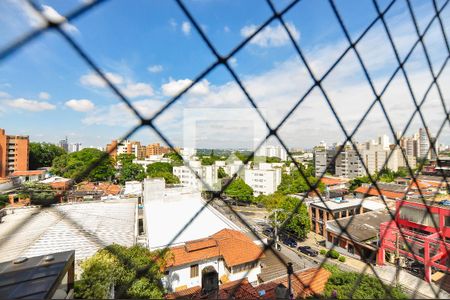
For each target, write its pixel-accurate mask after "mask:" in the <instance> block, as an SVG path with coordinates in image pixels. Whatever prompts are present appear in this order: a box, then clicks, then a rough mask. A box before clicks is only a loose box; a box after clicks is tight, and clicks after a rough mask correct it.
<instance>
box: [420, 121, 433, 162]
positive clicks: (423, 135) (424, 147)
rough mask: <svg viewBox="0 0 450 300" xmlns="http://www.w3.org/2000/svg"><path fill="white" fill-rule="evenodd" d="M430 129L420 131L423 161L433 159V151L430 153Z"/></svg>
mask: <svg viewBox="0 0 450 300" xmlns="http://www.w3.org/2000/svg"><path fill="white" fill-rule="evenodd" d="M427 131H428V129H426V128H425V129H424V128H420V129H419V153H418V154H419V158H422V159H430V158H431V151H428V150H429V149H430V141H429V139H428V134H427Z"/></svg>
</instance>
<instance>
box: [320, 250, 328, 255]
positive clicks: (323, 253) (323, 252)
mask: <svg viewBox="0 0 450 300" xmlns="http://www.w3.org/2000/svg"><path fill="white" fill-rule="evenodd" d="M319 253H320V254H321V255H325V254H327V250H325V249H322V250H320V252H319Z"/></svg>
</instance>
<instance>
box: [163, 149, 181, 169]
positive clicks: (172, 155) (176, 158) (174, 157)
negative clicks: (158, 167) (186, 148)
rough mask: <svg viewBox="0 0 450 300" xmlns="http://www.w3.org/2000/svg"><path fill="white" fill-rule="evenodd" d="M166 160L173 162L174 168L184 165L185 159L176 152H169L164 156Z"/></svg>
mask: <svg viewBox="0 0 450 300" xmlns="http://www.w3.org/2000/svg"><path fill="white" fill-rule="evenodd" d="M164 157H165V158H169V159H170V161H171V165H172V166H174V167H175V166H182V165H183V158H182V157H181V156H180V154H178V153H176V152H169V153H166V154H164Z"/></svg>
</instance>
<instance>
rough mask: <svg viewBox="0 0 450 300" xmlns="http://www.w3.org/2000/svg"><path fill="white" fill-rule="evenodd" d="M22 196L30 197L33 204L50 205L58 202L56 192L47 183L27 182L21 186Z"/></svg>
mask: <svg viewBox="0 0 450 300" xmlns="http://www.w3.org/2000/svg"><path fill="white" fill-rule="evenodd" d="M20 194H21V198H25V197H29V198H30V202H31V204H32V205H42V206H49V205H51V204H55V203H56V202H57V199H56V192H55V191H54V190H53V189H52V188H51V186H49V185H48V184H45V183H39V182H25V183H24V184H22V186H21V188H20Z"/></svg>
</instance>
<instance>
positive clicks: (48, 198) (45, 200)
mask: <svg viewBox="0 0 450 300" xmlns="http://www.w3.org/2000/svg"><path fill="white" fill-rule="evenodd" d="M57 202H58V200H57V199H56V197H55V194H54V193H53V192H39V193H34V194H33V195H32V196H31V204H32V205H41V206H50V205H52V204H55V203H57Z"/></svg>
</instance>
